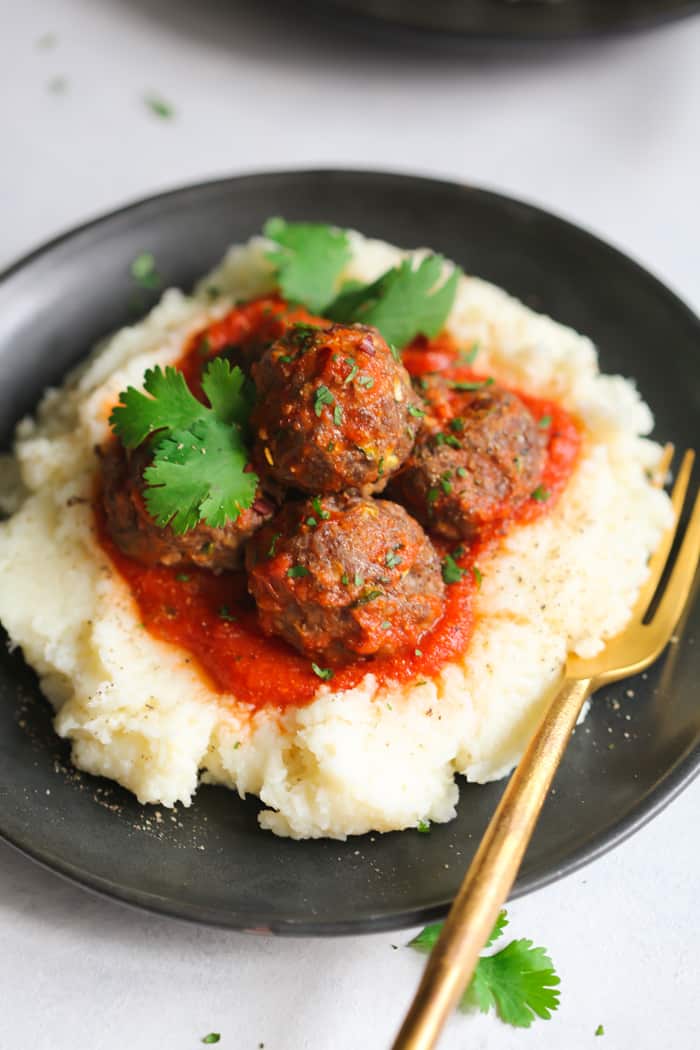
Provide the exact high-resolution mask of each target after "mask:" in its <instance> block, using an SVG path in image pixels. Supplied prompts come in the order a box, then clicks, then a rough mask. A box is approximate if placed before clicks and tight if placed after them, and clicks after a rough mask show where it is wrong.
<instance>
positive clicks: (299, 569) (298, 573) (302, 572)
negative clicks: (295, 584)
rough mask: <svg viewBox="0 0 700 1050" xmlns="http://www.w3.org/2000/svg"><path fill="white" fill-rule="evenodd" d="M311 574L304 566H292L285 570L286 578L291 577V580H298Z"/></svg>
mask: <svg viewBox="0 0 700 1050" xmlns="http://www.w3.org/2000/svg"><path fill="white" fill-rule="evenodd" d="M310 575H311V573H310V572H309V570H308V569H307V568H306V566H305V565H292V567H291V568H290V569H287V576H291V578H292V579H293V580H298V579H300V578H301V577H302V576H310Z"/></svg>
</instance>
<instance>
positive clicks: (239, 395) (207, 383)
mask: <svg viewBox="0 0 700 1050" xmlns="http://www.w3.org/2000/svg"><path fill="white" fill-rule="evenodd" d="M202 390H203V391H204V393H205V394H206V395H207V398H208V399H209V404H210V405H211V407H212V409H213V410H214V412H215V413H216V415H217V416H218V417H219V419H220V420H221V421H222V422H224V423H239V424H242V423H243V422H244V421H246V422H247V420H248V417H249V415H250V412H251V409H252V408H253V404H254V401H255V388H254V386H253V384H252V382H251V381H250V380H248V379H246V377H245V375H244V374H243V372H242V371H241V370H240V368H238V367H234V368H233V369H231V368H230V366H229V363H228V361H227V360H226V359H225V358H224V357H215V358H214V359H213V360H212V361H211V362H210V364H209V367H208V368H207V370H206V372H205V373H204V375H203V377H202Z"/></svg>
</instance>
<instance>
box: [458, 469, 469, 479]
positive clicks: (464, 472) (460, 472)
mask: <svg viewBox="0 0 700 1050" xmlns="http://www.w3.org/2000/svg"><path fill="white" fill-rule="evenodd" d="M466 476H467V468H466V467H457V477H458V478H466Z"/></svg>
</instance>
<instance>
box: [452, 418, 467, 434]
mask: <svg viewBox="0 0 700 1050" xmlns="http://www.w3.org/2000/svg"><path fill="white" fill-rule="evenodd" d="M450 430H454V432H455V434H461V433H462V431H463V430H464V420H463V419H460V418H459V416H457V417H456V418H455V419H452V420H450Z"/></svg>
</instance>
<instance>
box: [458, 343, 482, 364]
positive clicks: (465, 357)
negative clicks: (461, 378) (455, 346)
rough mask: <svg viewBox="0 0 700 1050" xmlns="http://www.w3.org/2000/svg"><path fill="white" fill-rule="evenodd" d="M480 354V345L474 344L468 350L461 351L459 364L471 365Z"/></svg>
mask: <svg viewBox="0 0 700 1050" xmlns="http://www.w3.org/2000/svg"><path fill="white" fill-rule="evenodd" d="M478 353H479V344H478V343H472V345H471V346H470V347H469V349H468V350H460V351H459V363H460V364H461V365H471V364H472V363H473V361H474V358H475V357H476V355H477V354H478Z"/></svg>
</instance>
